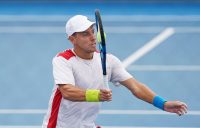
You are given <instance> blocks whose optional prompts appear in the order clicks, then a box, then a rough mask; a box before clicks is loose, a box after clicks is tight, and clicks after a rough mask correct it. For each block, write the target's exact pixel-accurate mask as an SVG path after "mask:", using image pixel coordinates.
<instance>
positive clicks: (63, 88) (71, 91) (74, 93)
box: [59, 84, 112, 102]
mask: <svg viewBox="0 0 200 128" xmlns="http://www.w3.org/2000/svg"><path fill="white" fill-rule="evenodd" d="M59 90H60V92H61V94H62V96H63V98H64V99H67V100H70V101H77V102H80V101H86V96H85V94H86V89H82V88H79V87H76V86H74V85H70V84H59ZM111 99H112V92H111V91H108V90H104V89H100V93H99V101H111Z"/></svg>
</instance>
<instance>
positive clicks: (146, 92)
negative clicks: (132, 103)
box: [120, 78, 156, 103]
mask: <svg viewBox="0 0 200 128" xmlns="http://www.w3.org/2000/svg"><path fill="white" fill-rule="evenodd" d="M120 83H121V84H122V85H124V86H125V87H126V88H128V89H129V90H130V91H131V92H132V94H133V95H135V96H136V97H137V98H139V99H141V100H144V101H146V102H148V103H152V102H153V98H154V97H155V96H156V94H155V93H154V92H153V91H152V90H151V89H149V88H148V87H147V86H146V85H144V84H142V83H140V82H138V81H137V80H135V79H133V78H130V79H128V80H125V81H122V82H120Z"/></svg>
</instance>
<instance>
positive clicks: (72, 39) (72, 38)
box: [68, 36, 76, 44]
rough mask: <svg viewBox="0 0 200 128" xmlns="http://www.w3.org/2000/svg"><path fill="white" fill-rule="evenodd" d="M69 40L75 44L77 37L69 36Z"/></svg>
mask: <svg viewBox="0 0 200 128" xmlns="http://www.w3.org/2000/svg"><path fill="white" fill-rule="evenodd" d="M68 40H69V41H70V42H71V43H72V44H75V40H76V38H75V37H74V36H69V37H68Z"/></svg>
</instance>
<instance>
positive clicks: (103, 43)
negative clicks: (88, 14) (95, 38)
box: [95, 10, 107, 75]
mask: <svg viewBox="0 0 200 128" xmlns="http://www.w3.org/2000/svg"><path fill="white" fill-rule="evenodd" d="M95 19H96V30H97V33H98V32H99V33H100V38H101V39H100V40H101V42H99V43H98V44H99V51H100V55H101V63H102V70H103V75H107V72H106V41H105V36H104V29H103V24H102V20H101V15H100V11H99V10H95Z"/></svg>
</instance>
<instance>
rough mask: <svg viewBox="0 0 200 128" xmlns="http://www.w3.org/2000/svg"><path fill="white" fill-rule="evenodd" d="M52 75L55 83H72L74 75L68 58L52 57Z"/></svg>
mask: <svg viewBox="0 0 200 128" xmlns="http://www.w3.org/2000/svg"><path fill="white" fill-rule="evenodd" d="M52 64H53V77H54V82H55V84H72V85H74V83H75V82H74V76H73V71H72V66H71V64H70V63H69V61H68V60H66V59H64V58H63V57H55V58H54V59H53V62H52Z"/></svg>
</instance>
